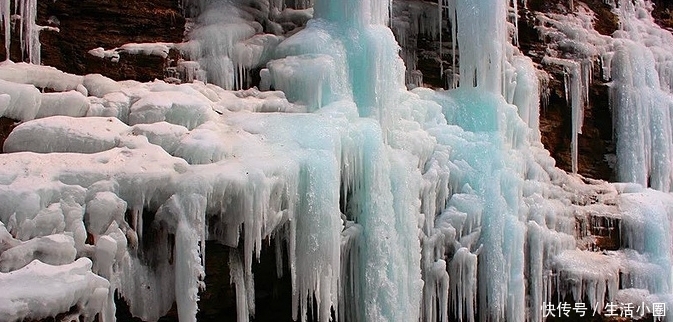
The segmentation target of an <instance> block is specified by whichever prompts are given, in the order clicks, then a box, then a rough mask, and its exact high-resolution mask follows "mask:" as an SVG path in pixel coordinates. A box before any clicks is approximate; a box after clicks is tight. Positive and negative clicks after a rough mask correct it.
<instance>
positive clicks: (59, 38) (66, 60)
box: [0, 0, 185, 81]
mask: <svg viewBox="0 0 673 322" xmlns="http://www.w3.org/2000/svg"><path fill="white" fill-rule="evenodd" d="M37 24H38V25H43V26H53V27H57V28H59V29H60V31H59V32H54V31H43V32H42V33H41V35H40V40H41V42H42V64H43V65H49V66H54V67H56V68H58V69H60V70H62V71H64V72H68V73H73V74H80V75H81V74H91V73H100V74H103V75H105V76H108V77H110V78H112V79H115V80H124V79H135V80H138V81H151V80H153V79H155V78H159V79H161V78H163V77H164V69H165V67H166V66H167V64H169V63H170V62H169V61H168V60H166V59H164V58H162V57H159V56H144V55H128V54H124V53H122V54H121V57H120V60H119V62H118V63H115V62H111V61H110V60H109V59H103V58H98V57H95V56H92V55H91V54H89V53H88V51H89V50H91V49H94V48H97V47H103V48H105V49H110V48H116V47H119V46H121V45H123V44H126V43H143V42H181V41H182V38H183V34H184V26H185V18H184V17H183V15H182V10H181V9H180V7H179V1H176V0H134V1H124V0H111V1H104V0H93V1H78V0H58V1H38V15H37ZM2 42H3V44H2V46H4V40H3V41H2ZM11 56H12V57H11V58H12V60H13V61H22V60H23V58H22V55H21V48H20V46H19V39H18V33H16V32H14V33H13V40H12V49H11ZM5 58H6V57H5V53H4V52H2V53H0V59H3V60H4V59H5Z"/></svg>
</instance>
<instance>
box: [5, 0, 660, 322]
mask: <svg viewBox="0 0 673 322" xmlns="http://www.w3.org/2000/svg"><path fill="white" fill-rule="evenodd" d="M251 3H252V4H253V5H252V6H250V5H249V4H248V5H240V4H232V3H230V2H226V1H222V2H220V1H184V2H183V6H184V7H185V9H186V10H188V11H189V12H190V13H191V14H193V16H194V17H195V20H194V26H193V29H192V31H191V32H190V34H189V36H188V38H189V40H188V42H186V43H184V44H180V45H179V46H177V47H179V48H181V50H185V51H187V52H188V53H189V54H190V58H192V59H194V60H195V61H198V68H203V69H202V70H201V71H202V72H205V73H206V74H207V75H206V76H207V79H208V81H209V82H211V83H214V84H216V85H219V86H214V85H212V84H205V83H203V82H201V81H199V80H196V81H194V82H193V83H186V84H180V85H176V84H167V83H165V82H163V81H154V82H150V83H138V82H134V81H125V82H115V81H113V80H110V79H108V78H105V77H103V76H101V75H86V76H75V75H68V74H63V73H61V74H59V73H60V72H58V71H55V70H53V69H50V68H47V67H41V66H35V65H29V64H13V63H3V65H2V66H0V79H2V81H0V93H2V95H0V111H1V112H3V115H5V116H9V117H11V118H15V119H19V120H21V121H24V122H23V123H22V124H21V125H20V126H17V127H16V129H14V131H13V132H12V133H11V134H10V136H9V138H8V139H7V141H6V142H5V145H4V148H3V151H4V152H5V153H4V154H0V163H1V164H2V167H0V222H1V223H2V224H1V225H0V242H1V243H0V271H2V273H0V283H2V286H3V292H2V294H1V295H0V314H4V315H0V319H2V320H9V321H20V320H25V319H40V318H46V317H51V316H55V315H57V314H59V313H64V312H68V313H70V314H73V315H75V316H81V317H82V318H83V319H84V320H92V319H94V317H95V316H96V314H98V318H99V320H100V321H114V320H115V306H114V294H115V293H116V294H119V296H121V297H123V298H124V299H125V300H126V301H127V302H128V304H129V308H130V311H131V313H132V314H133V315H134V316H137V317H139V318H141V319H143V320H147V321H155V320H158V319H159V318H160V317H161V316H162V315H164V314H165V313H166V312H167V311H168V310H169V309H170V308H171V307H172V305H173V303H176V305H177V310H178V316H179V318H180V320H181V321H195V320H196V313H197V310H198V306H197V302H198V296H199V291H200V289H202V288H203V287H204V285H203V277H204V274H205V272H204V263H203V259H204V252H205V251H207V249H205V241H206V240H214V241H217V242H219V243H221V244H223V245H226V246H228V247H230V248H231V249H230V258H229V259H228V264H229V270H230V276H231V282H232V283H233V284H234V285H235V288H236V302H237V319H238V321H249V319H250V316H253V315H254V313H255V311H256V310H259V309H260V308H258V307H256V305H255V301H254V300H255V294H254V292H255V287H254V283H255V277H254V275H253V274H252V266H253V262H254V261H255V260H258V259H259V257H260V256H261V253H262V249H263V248H264V247H265V246H266V245H268V243H269V241H270V240H273V241H274V242H275V245H277V248H276V252H277V254H276V258H278V263H277V267H278V268H279V271H278V272H277V273H278V274H281V273H282V272H283V267H287V271H289V274H290V280H291V286H292V303H293V304H292V306H293V307H292V309H293V318H294V319H295V320H301V321H306V320H307V319H308V316H309V311H311V314H310V315H311V316H312V317H314V319H315V320H319V321H321V322H325V321H330V320H331V319H332V316H334V318H335V319H336V320H340V321H343V320H347V321H375V322H378V321H419V320H420V321H437V320H439V321H449V320H461V321H463V320H464V321H475V320H480V321H524V320H533V321H541V320H542V319H543V317H542V316H541V313H542V311H541V308H542V305H543V303H545V302H551V301H555V300H558V298H557V299H554V298H553V295H556V296H558V297H561V296H565V297H564V299H565V298H568V297H569V296H570V297H571V298H572V299H573V300H575V301H584V300H585V299H586V300H587V301H588V304H591V305H601V304H603V303H605V302H606V301H612V300H632V301H637V300H642V301H649V302H652V301H654V300H657V301H667V303H669V304H671V305H673V303H671V302H670V301H669V300H668V299H670V298H671V296H670V294H671V285H673V284H672V283H671V280H670V276H671V274H670V267H671V255H670V254H671V241H670V231H671V223H672V222H673V199H672V198H671V195H670V194H669V193H668V192H662V191H654V190H649V189H646V188H643V187H642V186H641V185H639V184H609V183H605V182H595V181H591V180H587V179H584V178H581V177H579V176H576V175H569V174H567V173H565V172H563V171H561V170H559V169H557V168H555V167H554V160H553V159H552V158H551V157H550V156H549V153H548V152H547V151H545V150H544V149H543V147H542V144H541V143H540V135H539V126H538V124H539V122H538V115H539V104H538V102H539V100H540V98H539V88H538V87H539V81H538V79H537V77H538V76H537V73H536V71H535V70H536V67H535V66H534V65H533V62H532V61H531V60H530V59H529V58H527V57H525V56H524V55H523V54H522V53H521V52H520V51H519V50H518V49H517V48H516V47H515V46H514V45H512V44H511V43H512V42H515V39H512V38H510V36H509V35H510V33H509V28H510V27H511V24H513V25H515V26H516V20H515V21H513V22H512V21H508V10H510V3H509V2H507V1H504V0H497V1H496V0H493V1H485V2H482V3H474V2H473V1H466V0H457V1H442V2H441V4H440V5H441V8H442V10H441V11H439V12H436V14H437V15H438V17H437V21H436V22H437V29H435V27H434V26H419V25H414V23H417V22H418V21H417V20H415V21H416V22H409V23H410V25H409V26H408V28H411V30H412V31H413V32H415V33H416V32H421V30H423V32H427V33H431V34H432V33H437V34H440V35H441V33H439V32H438V30H441V29H442V28H443V27H442V26H441V24H442V22H443V21H444V20H442V18H441V17H442V16H443V15H444V14H445V13H448V18H447V19H448V20H449V22H450V23H451V26H452V28H453V30H455V31H454V34H453V37H454V40H455V44H456V45H457V47H456V48H455V50H457V51H458V53H459V57H460V61H459V62H456V63H457V65H454V66H452V67H453V68H454V70H453V72H454V73H456V70H455V68H456V66H458V68H459V73H460V77H461V81H460V82H457V83H456V85H459V86H458V87H457V88H455V89H453V90H450V91H441V90H438V91H434V90H431V89H427V88H415V89H413V90H411V91H407V90H406V85H407V83H408V81H409V79H408V78H405V70H406V68H405V66H404V63H403V60H402V58H401V57H400V56H399V55H398V49H399V47H398V44H397V42H396V41H395V38H394V36H393V33H392V31H391V30H390V29H389V28H388V27H387V24H389V23H392V24H393V27H394V28H399V29H400V30H402V29H404V28H407V27H406V26H405V25H404V24H403V25H402V26H400V25H399V24H400V23H405V22H403V21H402V22H400V21H399V20H395V19H392V20H391V19H390V16H389V15H390V12H391V11H390V2H389V1H380V0H348V1H327V0H324V1H318V2H316V3H315V6H314V8H312V9H307V7H310V6H312V5H313V3H312V2H311V1H299V3H298V2H297V1H295V2H293V3H294V4H295V5H296V6H297V7H298V8H295V9H294V10H291V9H288V8H286V4H285V3H284V2H283V1H261V0H260V1H251ZM642 4H643V3H641V2H635V4H633V5H634V6H636V8H639V7H637V6H639V5H642ZM627 7H628V6H627ZM3 8H4V7H3ZM426 9H427V8H425V7H422V8H414V7H410V8H409V9H408V10H411V11H413V12H416V13H415V14H420V13H419V12H426V11H425V10H426ZM4 10H5V9H3V11H2V13H3V19H6V17H5V11H4ZM638 12H641V11H638ZM641 13H642V12H641ZM646 13H647V12H646V11H645V13H643V14H639V15H638V17H645V18H646V17H647V15H646ZM627 14H628V11H626V12H625V13H624V17H627ZM312 17H314V18H315V19H310V18H312ZM433 19H435V18H433ZM558 19H561V20H562V17H560V18H558ZM625 19H627V18H625ZM580 20H582V19H580ZM6 21H7V20H3V22H6ZM260 21H261V22H260ZM278 21H281V22H283V23H286V24H291V25H280V24H279V23H278ZM482 21H491V22H493V23H488V24H484V23H479V22H482ZM582 21H583V20H582ZM262 22H263V23H262ZM303 24H306V26H305V27H303V28H296V29H301V30H296V31H294V32H292V33H289V32H288V33H285V30H284V29H285V28H286V27H287V28H290V27H292V30H294V29H295V27H297V26H298V25H303ZM396 25H397V26H396ZM562 25H563V24H558V25H555V26H556V27H559V26H562ZM580 25H582V24H580ZM288 26H289V27H288ZM582 26H584V25H582ZM585 29H586V28H585ZM404 30H407V29H404ZM417 30H418V31H417ZM626 34H627V33H626V31H625V33H624V37H623V38H625V40H620V41H615V43H614V44H619V46H621V47H619V48H621V49H619V50H620V51H619V52H618V53H615V54H614V55H615V58H617V59H615V60H613V64H614V66H611V69H612V70H613V71H614V72H615V76H613V78H614V79H615V88H616V90H618V91H619V92H618V94H619V95H622V94H623V95H626V96H628V95H631V94H630V90H631V89H632V88H631V87H628V86H627V87H626V88H624V89H623V90H620V89H619V88H620V87H619V84H622V83H627V84H630V83H629V82H630V81H631V79H632V78H631V76H632V75H635V74H636V73H635V72H631V70H634V71H639V72H640V71H643V72H644V73H645V75H644V76H643V77H644V80H643V84H641V85H643V86H641V87H638V93H643V92H644V93H654V94H655V95H664V94H661V93H660V91H663V90H660V89H657V88H656V87H655V86H654V85H656V81H655V80H654V79H655V78H654V77H653V76H654V74H653V73H654V72H653V71H654V69H653V68H652V67H653V66H656V64H654V63H653V61H654V60H651V59H649V58H652V57H651V56H653V55H651V54H647V53H645V54H644V56H642V55H640V54H643V49H642V44H641V43H640V42H639V40H633V39H631V40H628V39H627V38H628V37H626ZM662 37H663V36H662ZM580 38H582V37H580ZM586 39H589V38H586ZM591 39H593V38H591ZM596 39H598V38H596ZM600 39H603V38H600ZM600 39H598V40H596V44H594V43H591V44H594V47H595V46H598V45H600V44H603V45H605V43H600V41H599V40H600ZM611 45H613V44H612V43H611ZM578 46H579V45H578ZM606 46H607V45H606ZM594 47H587V48H589V49H587V51H586V52H587V53H589V54H591V55H593V53H599V52H600V51H599V50H598V49H597V50H596V51H593V50H591V49H592V48H594ZM607 47H609V46H607ZM127 49H129V50H148V49H151V48H148V47H147V46H140V47H137V46H136V47H133V46H131V47H128V46H127ZM661 55H662V56H665V54H664V53H661ZM622 56H624V57H623V58H620V57H622ZM633 57H644V58H647V59H645V60H643V59H632V58H633ZM657 57H658V56H657ZM548 62H549V63H553V64H561V65H564V66H566V64H567V66H566V67H567V68H569V71H572V72H573V73H574V72H576V73H578V74H577V75H579V76H577V75H576V76H575V78H571V79H570V80H571V82H570V83H571V84H569V87H568V88H569V91H568V92H569V93H571V94H569V95H570V96H572V97H573V102H581V101H582V99H581V98H582V97H583V95H584V94H583V90H585V89H586V86H585V85H584V84H585V83H584V82H585V80H586V78H583V77H584V76H582V67H583V65H581V64H579V63H577V62H576V61H574V60H559V58H558V57H550V58H549V59H548ZM643 62H644V63H645V64H646V66H645V67H647V68H645V69H644V70H642V69H641V68H640V67H641V66H640V65H638V64H640V63H643ZM633 64H635V67H630V66H632V65H633ZM187 65H189V66H185V67H184V68H188V67H189V68H192V69H190V70H191V72H190V73H192V74H194V75H196V74H198V71H197V70H196V69H197V66H196V64H191V65H190V64H187ZM636 67H637V68H636ZM252 70H259V71H260V72H259V73H260V78H261V84H264V86H262V87H263V88H262V90H264V91H260V90H259V89H255V88H253V89H248V90H234V89H240V88H244V87H247V82H248V81H249V78H248V75H247V74H248V73H250V72H251V71H252ZM35 71H40V72H44V77H37V76H35V75H36V74H35ZM622 76H623V77H622ZM58 77H62V78H63V79H64V82H63V84H67V85H61V86H60V87H59V86H58V83H57V82H52V80H54V79H57V78H58ZM620 77H622V78H620ZM639 77H640V76H639ZM639 77H636V79H640V78H639ZM194 78H195V79H199V78H198V77H194ZM661 84H664V82H663V81H661V80H659V85H661ZM38 88H51V89H54V90H57V91H59V93H58V94H54V95H49V96H46V95H47V94H42V93H41V92H40V91H39V90H38ZM272 88H273V89H274V91H271V90H270V89H272ZM643 88H647V89H650V90H649V91H643V90H642V89H643ZM73 90H74V91H76V92H69V91H73ZM266 90H268V91H266ZM620 93H621V94H620ZM634 95H635V94H634ZM643 95H649V94H643ZM82 96H86V104H87V106H86V107H84V101H83V100H82V99H81V98H82ZM618 97H619V96H618ZM653 97H658V96H653ZM646 98H651V97H650V96H647V97H646ZM626 100H628V99H626ZM651 101H652V100H649V101H648V100H644V102H651ZM573 104H575V103H573ZM648 106H649V105H648ZM43 107H44V108H45V110H44V111H42V110H43ZM575 107H576V109H575V113H574V115H575V116H577V117H575V118H573V123H575V131H574V132H577V131H578V130H579V129H580V128H581V104H580V105H577V106H575ZM657 111H659V110H657ZM53 114H64V115H53ZM627 114H628V113H627ZM646 114H647V115H649V116H653V117H652V118H650V119H643V120H642V124H640V123H639V126H640V125H642V126H643V127H639V129H641V128H655V129H656V131H654V130H653V131H650V132H652V133H654V134H656V135H654V136H652V137H653V138H654V139H650V140H649V141H647V140H646V142H652V144H651V145H650V146H648V148H647V149H646V150H647V151H650V152H643V153H645V154H646V155H648V156H649V155H652V156H654V155H656V156H657V158H655V159H653V160H656V162H654V164H655V166H653V167H652V168H648V169H653V170H652V171H655V172H656V174H655V172H652V175H656V178H657V179H661V180H663V181H662V182H661V187H663V188H662V189H661V190H664V191H666V190H668V189H665V186H666V184H667V183H668V184H670V180H669V179H667V178H668V177H667V176H670V171H669V172H667V171H668V170H667V169H668V168H667V167H666V166H665V163H661V162H660V161H659V160H666V159H665V158H664V159H658V158H659V156H660V155H664V156H665V155H666V153H668V152H670V149H668V148H666V146H667V145H666V142H664V141H666V139H667V137H666V133H669V134H670V131H669V132H666V130H665V129H666V127H667V126H670V124H669V125H666V124H665V123H666V122H664V121H665V120H669V121H670V117H669V119H666V116H665V115H664V114H663V112H661V113H660V114H653V113H650V112H647V113H646ZM42 116H44V117H43V118H39V117H42ZM83 116H84V117H83ZM35 118H38V119H35ZM655 121H658V122H659V123H656V122H655ZM660 125H661V126H660ZM620 133H621V132H619V133H617V135H618V136H620V137H621V138H623V137H624V136H625V135H624V134H620ZM668 139H670V137H668ZM648 149H649V150H648ZM667 149H668V150H667ZM653 151H654V152H656V153H653ZM667 151H668V152H667ZM625 162H626V161H625ZM657 162H659V163H657ZM669 166H670V165H669ZM643 171H645V172H647V171H649V170H647V169H643ZM643 171H640V170H639V171H637V173H638V174H641V173H642V172H643ZM660 173H662V174H664V175H663V176H659V174H660ZM666 180H669V181H666ZM635 181H639V180H635ZM638 183H642V182H638ZM661 187H659V186H655V188H661ZM596 214H602V215H605V216H607V215H609V216H610V218H611V219H614V220H617V219H618V220H620V222H621V226H620V227H621V229H622V230H621V231H622V235H623V244H621V245H619V246H620V248H623V249H620V250H613V251H609V252H608V251H606V252H605V253H599V252H591V251H590V249H589V248H590V247H589V244H590V243H591V241H586V240H584V239H580V238H576V237H577V236H576V233H577V231H576V230H577V225H578V224H577V223H578V222H582V221H588V220H589V219H590V218H592V216H595V215H596ZM583 237H587V236H583ZM589 239H590V238H589ZM44 252H48V253H49V254H48V255H47V254H44ZM284 258H286V259H287V262H283V259H284ZM620 275H623V276H624V277H625V281H626V282H625V283H624V285H620V284H619V283H617V281H618V277H619V276H620ZM652 276H659V277H658V278H652ZM26 285H28V286H29V287H28V288H24V287H25V286H26ZM44 285H49V286H53V287H48V288H40V286H44ZM620 287H621V288H622V289H619V288H620ZM27 289H28V290H30V291H26V290H27ZM38 289H39V290H40V291H34V290H38ZM50 290H53V291H50ZM50 292H56V293H50ZM36 303H46V305H42V306H38V305H37V304H36ZM73 306H74V307H75V309H74V312H69V311H70V309H71V308H72V307H73ZM601 310H602V308H600V309H599V310H598V311H601Z"/></svg>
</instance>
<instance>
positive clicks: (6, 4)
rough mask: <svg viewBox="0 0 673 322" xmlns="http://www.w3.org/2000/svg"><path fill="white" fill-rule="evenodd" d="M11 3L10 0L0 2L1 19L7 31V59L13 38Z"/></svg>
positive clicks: (3, 28) (4, 30)
mask: <svg viewBox="0 0 673 322" xmlns="http://www.w3.org/2000/svg"><path fill="white" fill-rule="evenodd" d="M11 14H12V12H11V5H10V1H9V0H2V3H0V15H2V17H1V19H2V21H0V22H2V30H3V32H4V33H5V55H6V56H5V57H7V60H9V47H10V44H11V41H12V40H11V39H12V33H11V32H10V28H11V26H12V22H11V20H10V19H11Z"/></svg>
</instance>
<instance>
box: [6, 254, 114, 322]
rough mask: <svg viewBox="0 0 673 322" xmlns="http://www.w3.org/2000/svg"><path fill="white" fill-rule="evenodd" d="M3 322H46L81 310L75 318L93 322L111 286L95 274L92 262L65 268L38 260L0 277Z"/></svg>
mask: <svg viewBox="0 0 673 322" xmlns="http://www.w3.org/2000/svg"><path fill="white" fill-rule="evenodd" d="M0 282H1V283H2V286H3V292H2V295H0V319H2V320H3V321H21V320H24V319H44V318H48V317H52V316H55V315H56V314H58V313H62V312H70V308H72V307H78V308H80V310H79V311H76V312H73V313H72V315H71V318H78V317H80V318H82V319H84V321H93V320H94V318H95V316H96V313H98V312H100V311H101V309H102V307H103V305H104V303H105V299H106V297H107V293H108V287H109V282H108V281H106V280H105V279H104V278H102V277H100V276H97V275H95V274H93V273H92V272H91V260H89V259H88V258H80V259H78V260H76V261H74V262H73V263H70V264H67V265H61V266H53V265H49V264H44V263H42V262H40V261H39V260H35V261H33V262H32V263H30V264H29V265H28V266H26V267H24V268H22V269H20V270H17V271H14V272H10V273H0Z"/></svg>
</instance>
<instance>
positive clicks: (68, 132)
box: [3, 116, 130, 153]
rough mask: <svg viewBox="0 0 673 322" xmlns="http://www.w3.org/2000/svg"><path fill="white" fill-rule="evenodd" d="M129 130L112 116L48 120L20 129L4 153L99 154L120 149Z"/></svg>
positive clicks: (13, 135)
mask: <svg viewBox="0 0 673 322" xmlns="http://www.w3.org/2000/svg"><path fill="white" fill-rule="evenodd" d="M129 129H130V128H129V127H128V125H126V124H124V123H122V122H121V121H119V120H118V119H117V118H112V117H108V118H103V117H88V118H72V117H67V116H54V117H48V118H43V119H39V120H33V121H29V122H25V123H22V124H21V125H19V126H17V127H16V129H15V130H14V131H12V133H10V135H9V136H8V137H7V140H5V144H4V146H3V151H4V152H21V151H30V152H37V153H50V152H76V153H96V152H101V151H106V150H110V149H112V148H114V147H117V146H118V145H119V144H120V141H121V136H122V135H124V134H125V133H127V132H129Z"/></svg>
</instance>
